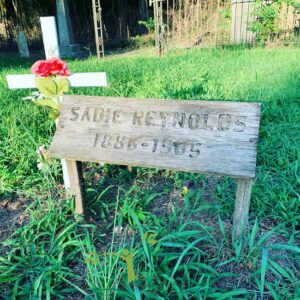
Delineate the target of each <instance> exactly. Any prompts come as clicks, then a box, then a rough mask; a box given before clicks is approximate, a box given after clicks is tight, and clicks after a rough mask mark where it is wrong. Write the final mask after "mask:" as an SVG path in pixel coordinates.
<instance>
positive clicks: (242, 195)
mask: <svg viewBox="0 0 300 300" xmlns="http://www.w3.org/2000/svg"><path fill="white" fill-rule="evenodd" d="M252 185H253V179H238V181H237V189H236V200H235V209H234V216H233V237H234V238H239V237H240V236H241V235H242V234H243V232H244V231H245V229H246V228H247V225H248V218H249V206H250V198H251V189H252Z"/></svg>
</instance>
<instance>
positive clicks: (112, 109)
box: [49, 95, 260, 178]
mask: <svg viewBox="0 0 300 300" xmlns="http://www.w3.org/2000/svg"><path fill="white" fill-rule="evenodd" d="M259 115H260V104H259V103H246V102H224V101H202V100H194V101H186V100H155V99H130V98H116V97H94V96H71V95H68V96H64V97H63V105H62V109H61V116H60V119H59V122H58V126H57V130H56V133H55V136H54V138H53V141H52V144H51V146H50V149H49V155H51V156H55V157H60V158H65V159H69V160H78V161H95V162H105V163H110V164H121V165H133V166H145V167H157V168H167V169H174V170H181V171H188V172H199V173H213V174H219V175H228V176H231V177H241V178H253V177H255V170H256V149H257V143H258V132H259Z"/></svg>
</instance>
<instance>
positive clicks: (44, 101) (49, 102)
mask: <svg viewBox="0 0 300 300" xmlns="http://www.w3.org/2000/svg"><path fill="white" fill-rule="evenodd" d="M35 103H36V104H37V105H40V106H47V107H50V108H52V109H55V110H57V111H59V109H60V106H61V105H60V104H56V103H55V101H54V100H52V99H39V100H37V101H35Z"/></svg>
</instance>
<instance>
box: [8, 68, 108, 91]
mask: <svg viewBox="0 0 300 300" xmlns="http://www.w3.org/2000/svg"><path fill="white" fill-rule="evenodd" d="M34 78H35V75H33V74H28V75H27V74H26V75H7V76H6V79H7V83H8V87H9V88H10V89H24V88H25V89H26V88H28V89H29V88H36V84H35V81H34ZM68 80H69V82H70V85H71V86H72V87H92V86H99V87H100V86H103V87H104V86H108V81H107V75H106V73H105V72H92V73H75V74H72V75H71V76H69V77H68Z"/></svg>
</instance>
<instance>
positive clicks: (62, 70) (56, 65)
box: [31, 57, 71, 77]
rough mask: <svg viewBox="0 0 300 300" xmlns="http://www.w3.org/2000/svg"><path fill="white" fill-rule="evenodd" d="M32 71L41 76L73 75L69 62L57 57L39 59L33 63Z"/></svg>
mask: <svg viewBox="0 0 300 300" xmlns="http://www.w3.org/2000/svg"><path fill="white" fill-rule="evenodd" d="M31 72H32V73H33V74H34V75H36V76H40V77H47V76H54V75H59V76H70V75H71V73H70V71H69V69H68V67H67V64H66V63H65V62H64V61H63V60H61V59H59V58H56V57H54V58H50V59H47V60H38V61H37V62H35V63H34V64H33V65H32V67H31Z"/></svg>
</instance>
